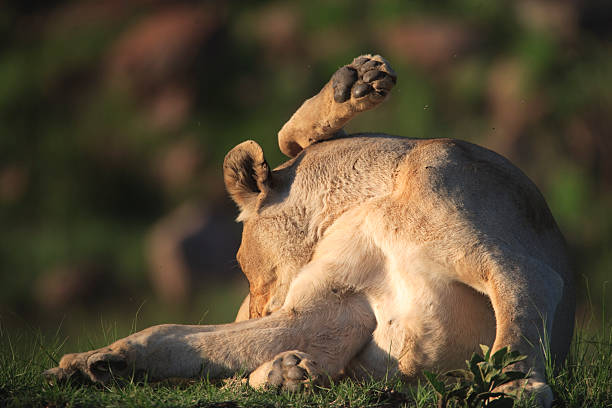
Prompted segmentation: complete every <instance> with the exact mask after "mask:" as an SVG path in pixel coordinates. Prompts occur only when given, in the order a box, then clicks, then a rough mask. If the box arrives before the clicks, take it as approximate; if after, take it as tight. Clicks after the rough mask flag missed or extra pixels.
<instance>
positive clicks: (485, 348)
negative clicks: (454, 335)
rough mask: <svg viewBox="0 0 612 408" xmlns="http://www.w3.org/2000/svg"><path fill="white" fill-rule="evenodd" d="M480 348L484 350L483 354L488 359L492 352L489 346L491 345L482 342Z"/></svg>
mask: <svg viewBox="0 0 612 408" xmlns="http://www.w3.org/2000/svg"><path fill="white" fill-rule="evenodd" d="M480 349H481V350H482V355H483V356H484V359H485V360H488V359H489V356H490V354H491V349H490V348H489V346H485V345H484V344H481V345H480Z"/></svg>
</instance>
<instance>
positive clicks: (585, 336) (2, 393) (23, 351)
mask: <svg viewBox="0 0 612 408" xmlns="http://www.w3.org/2000/svg"><path fill="white" fill-rule="evenodd" d="M102 337H103V338H100V339H98V340H96V341H93V342H92V341H89V342H86V343H88V344H81V345H80V346H79V348H78V349H79V350H85V349H88V348H90V346H91V347H95V346H101V345H103V344H104V342H105V341H106V340H109V339H108V338H107V337H108V333H107V332H105V333H104V334H103V336H102ZM105 338H106V339H105ZM67 349H69V350H70V351H75V349H73V348H71V346H70V347H69V346H67V345H66V344H65V341H64V340H62V338H61V337H60V336H59V333H56V334H54V335H52V336H50V338H45V337H44V336H43V335H42V334H40V333H38V334H33V333H32V331H31V330H30V331H29V332H27V333H26V332H21V333H17V332H15V331H14V330H13V331H12V332H9V331H8V330H6V329H4V330H0V407H38V406H40V407H320V406H326V407H328V406H329V407H396V406H398V407H401V406H406V407H433V406H436V405H437V396H436V394H435V392H434V390H433V388H432V387H431V386H430V385H428V384H426V382H425V381H423V382H422V383H420V384H419V385H416V386H408V385H405V384H403V383H402V382H401V380H400V379H398V378H395V377H393V378H389V379H386V380H380V381H374V380H370V381H365V382H356V381H351V380H343V381H340V382H337V383H335V384H332V385H331V386H330V387H328V388H319V389H317V390H315V391H314V392H312V391H309V392H301V393H294V394H291V393H278V392H275V391H257V390H253V389H250V388H249V387H248V385H246V384H245V382H244V381H241V379H239V378H234V379H230V380H226V381H219V382H213V381H209V380H206V379H200V380H193V381H188V382H181V383H176V382H161V383H154V384H134V383H123V384H119V383H114V384H111V385H109V386H99V385H77V384H59V385H49V384H47V383H45V382H44V381H43V379H42V377H41V375H40V373H41V372H42V371H43V370H44V369H46V368H49V367H51V366H54V365H55V363H56V361H57V360H58V358H59V357H60V356H61V355H62V354H63V353H64V352H66V350H67ZM611 367H612V326H610V325H609V324H608V325H602V326H601V327H600V328H599V329H598V330H596V331H595V332H592V331H591V332H589V331H588V330H586V329H579V330H578V331H577V333H576V336H575V340H574V342H573V344H572V349H571V352H570V356H569V358H568V361H567V362H566V364H565V366H564V367H562V368H561V369H560V370H558V372H557V373H556V374H552V370H551V373H550V374H549V383H550V385H551V387H552V388H553V391H554V393H555V396H556V398H557V400H558V401H557V402H556V403H555V406H557V407H593V408H595V407H597V408H601V407H612V368H611ZM516 406H518V407H532V406H534V405H533V403H532V402H530V401H527V400H520V401H518V402H517V404H516Z"/></svg>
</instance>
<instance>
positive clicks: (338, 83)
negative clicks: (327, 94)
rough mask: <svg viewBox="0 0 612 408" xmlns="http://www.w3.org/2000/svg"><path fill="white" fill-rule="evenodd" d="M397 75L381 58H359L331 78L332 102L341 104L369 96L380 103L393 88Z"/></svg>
mask: <svg viewBox="0 0 612 408" xmlns="http://www.w3.org/2000/svg"><path fill="white" fill-rule="evenodd" d="M396 81H397V75H396V74H395V72H394V71H393V69H392V68H391V66H390V65H389V64H388V63H387V61H385V60H384V59H383V58H382V57H381V56H379V55H375V56H361V57H357V58H355V59H354V60H353V62H352V63H351V64H349V65H346V66H344V67H342V68H340V69H339V70H338V71H336V73H335V74H334V75H333V76H332V87H333V90H334V101H335V102H337V103H343V102H346V101H348V100H349V99H351V96H352V97H353V98H354V99H362V98H365V97H367V96H370V98H371V99H373V101H374V102H381V101H382V100H383V99H384V98H385V97H386V96H387V94H388V93H389V91H390V90H391V88H393V86H395V83H396Z"/></svg>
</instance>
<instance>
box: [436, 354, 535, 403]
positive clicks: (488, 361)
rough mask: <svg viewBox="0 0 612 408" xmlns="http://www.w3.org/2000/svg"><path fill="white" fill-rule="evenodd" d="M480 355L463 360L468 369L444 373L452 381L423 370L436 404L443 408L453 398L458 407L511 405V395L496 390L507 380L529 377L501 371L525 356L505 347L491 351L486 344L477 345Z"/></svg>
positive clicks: (512, 400) (518, 373) (521, 373)
mask: <svg viewBox="0 0 612 408" xmlns="http://www.w3.org/2000/svg"><path fill="white" fill-rule="evenodd" d="M480 348H481V349H482V353H483V355H480V354H478V353H474V354H472V358H470V360H469V361H466V364H467V370H465V369H464V370H461V369H459V370H452V371H448V372H446V373H444V377H449V378H455V379H456V380H457V381H456V383H455V384H450V385H448V384H446V383H445V382H444V380H443V379H441V377H440V375H438V374H434V373H431V372H428V371H425V377H426V378H427V381H428V382H429V384H431V386H432V387H433V388H434V390H435V391H436V393H437V394H438V396H439V400H438V407H439V408H445V407H447V406H448V403H449V402H451V401H452V400H456V401H457V405H458V406H459V407H465V408H480V407H492V408H504V407H512V406H513V405H514V398H515V397H514V396H513V395H509V394H506V393H504V392H500V391H495V389H496V388H498V387H499V386H501V385H504V384H506V383H509V382H510V381H515V380H520V379H524V378H527V377H528V374H527V373H523V372H521V371H504V369H505V368H506V367H508V366H509V365H512V364H514V363H516V362H519V361H522V360H524V359H526V358H527V356H523V355H520V354H519V353H518V352H517V351H510V350H509V349H508V347H504V348H502V349H500V350H498V351H496V352H495V353H493V354H491V350H490V349H489V347H487V346H484V345H482V344H481V345H480Z"/></svg>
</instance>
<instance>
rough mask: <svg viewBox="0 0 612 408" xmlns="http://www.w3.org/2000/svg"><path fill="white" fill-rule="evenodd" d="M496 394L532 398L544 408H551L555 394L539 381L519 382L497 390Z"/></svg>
mask: <svg viewBox="0 0 612 408" xmlns="http://www.w3.org/2000/svg"><path fill="white" fill-rule="evenodd" d="M495 391H496V392H505V393H506V394H511V395H515V396H516V397H519V398H522V397H526V398H531V397H533V399H534V400H535V401H536V403H537V404H538V405H539V406H541V407H544V408H549V407H550V406H551V405H552V403H553V393H552V390H551V389H550V387H549V386H548V384H546V383H545V382H542V381H537V380H533V379H531V380H527V381H525V380H517V381H513V382H511V383H508V384H505V385H502V386H500V387H498V388H496V389H495Z"/></svg>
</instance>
